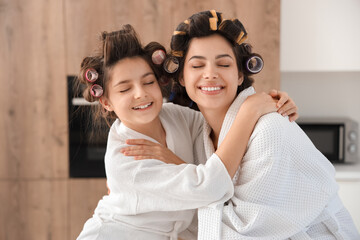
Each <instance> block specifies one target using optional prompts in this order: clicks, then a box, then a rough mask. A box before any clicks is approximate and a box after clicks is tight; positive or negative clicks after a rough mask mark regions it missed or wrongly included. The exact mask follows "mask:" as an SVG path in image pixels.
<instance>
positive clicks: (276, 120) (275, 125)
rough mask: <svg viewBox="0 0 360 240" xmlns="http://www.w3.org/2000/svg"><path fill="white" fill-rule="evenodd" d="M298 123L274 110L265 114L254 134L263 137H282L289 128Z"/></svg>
mask: <svg viewBox="0 0 360 240" xmlns="http://www.w3.org/2000/svg"><path fill="white" fill-rule="evenodd" d="M294 125H296V123H294V122H290V121H289V118H288V117H283V116H282V115H281V114H279V113H276V112H273V113H268V114H265V115H263V116H262V117H261V118H260V119H259V121H258V122H257V124H256V126H255V129H254V132H253V133H254V134H253V135H260V136H262V137H266V136H268V137H274V136H277V137H281V136H282V135H283V134H284V133H286V131H287V129H288V128H293V127H294Z"/></svg>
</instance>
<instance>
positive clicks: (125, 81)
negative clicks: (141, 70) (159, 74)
mask: <svg viewBox="0 0 360 240" xmlns="http://www.w3.org/2000/svg"><path fill="white" fill-rule="evenodd" d="M149 75H154V73H153V72H147V73H145V74H144V75H142V76H141V78H145V77H147V76H149ZM130 81H131V80H130V79H125V80H122V81H119V82H117V83H116V84H115V85H114V86H113V87H116V86H119V85H121V84H126V83H129V82H130Z"/></svg>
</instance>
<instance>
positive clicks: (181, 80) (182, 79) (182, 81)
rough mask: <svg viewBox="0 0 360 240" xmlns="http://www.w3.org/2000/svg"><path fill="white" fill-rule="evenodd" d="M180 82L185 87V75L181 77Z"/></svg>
mask: <svg viewBox="0 0 360 240" xmlns="http://www.w3.org/2000/svg"><path fill="white" fill-rule="evenodd" d="M179 83H180V85H181V86H183V87H185V81H184V78H183V77H181V78H180V79H179Z"/></svg>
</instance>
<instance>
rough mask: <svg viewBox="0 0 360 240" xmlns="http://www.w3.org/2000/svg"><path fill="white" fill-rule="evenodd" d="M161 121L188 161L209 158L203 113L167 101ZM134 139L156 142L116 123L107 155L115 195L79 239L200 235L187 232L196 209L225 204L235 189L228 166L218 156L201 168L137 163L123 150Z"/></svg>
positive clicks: (170, 140) (169, 143)
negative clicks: (121, 151) (207, 155)
mask: <svg viewBox="0 0 360 240" xmlns="http://www.w3.org/2000/svg"><path fill="white" fill-rule="evenodd" d="M160 120H161V122H162V124H163V127H164V129H165V131H166V143H167V147H168V148H169V149H170V150H172V151H173V152H174V153H175V154H176V155H178V156H179V157H180V158H181V159H183V160H184V161H187V162H188V163H197V162H198V160H197V159H199V158H201V159H204V158H205V153H204V148H203V144H204V143H203V134H202V130H203V123H204V120H203V117H202V115H201V114H200V113H199V112H195V111H193V110H190V109H189V108H186V107H181V106H178V105H174V104H171V103H168V104H164V105H163V109H162V111H161V113H160ZM134 138H144V139H148V140H151V141H153V142H156V141H155V140H154V139H152V138H150V137H148V136H145V135H143V134H141V133H138V132H136V131H134V130H132V129H129V128H128V127H126V126H125V125H124V124H122V123H120V121H119V120H117V121H115V122H114V124H113V125H112V127H111V129H110V132H109V137H108V143H107V150H106V155H105V168H106V175H107V183H108V186H109V188H110V195H109V196H104V197H103V199H102V200H100V202H99V203H98V206H97V208H96V210H95V214H94V216H93V217H92V218H91V219H89V220H88V221H87V222H86V224H85V226H84V229H83V231H82V232H81V234H80V236H79V237H78V240H85V239H86V240H90V239H93V240H94V239H97V240H102V239H103V240H112V239H122V240H126V239H131V240H135V239H151V240H160V239H161V240H162V239H177V237H178V233H181V232H182V234H181V235H180V237H182V238H183V239H196V231H194V232H191V231H188V230H187V231H185V230H186V229H187V228H188V227H189V225H190V223H191V221H192V219H193V216H194V214H195V211H196V210H195V209H197V208H198V207H201V206H206V205H211V204H218V203H224V202H225V201H227V200H229V199H230V197H231V196H232V195H233V193H234V187H233V183H232V180H231V178H230V176H229V174H228V172H227V170H226V168H225V166H224V165H223V163H222V162H221V160H220V159H219V158H218V156H217V155H216V154H212V155H211V156H210V157H209V159H208V161H207V162H206V164H203V165H199V166H196V165H194V164H181V165H174V164H165V163H163V162H161V161H159V160H154V159H149V160H141V161H136V160H134V159H133V158H132V157H125V156H124V155H123V154H121V153H120V149H121V148H123V147H125V146H127V145H125V140H126V139H134ZM195 149H197V151H196V152H195ZM104 187H105V186H104ZM89 191H91V189H89ZM192 233H195V235H194V234H192Z"/></svg>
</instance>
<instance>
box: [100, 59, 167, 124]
mask: <svg viewBox="0 0 360 240" xmlns="http://www.w3.org/2000/svg"><path fill="white" fill-rule="evenodd" d="M106 87H107V88H106V89H107V91H108V95H107V97H103V98H102V99H101V103H102V105H103V106H104V108H105V109H107V110H108V111H114V112H115V113H116V115H117V117H118V118H119V119H120V120H121V122H123V123H124V124H125V125H126V126H127V127H129V128H132V129H134V130H137V129H141V128H142V127H144V126H145V125H146V124H151V123H152V122H153V121H155V120H158V115H159V113H160V110H161V108H162V102H163V99H162V94H161V90H160V87H159V85H158V82H157V80H156V77H155V75H154V73H153V71H152V69H151V68H150V66H149V65H148V64H147V62H146V61H145V60H144V59H142V58H141V57H135V58H125V59H123V60H121V61H119V62H118V63H117V64H116V65H115V66H114V67H113V69H112V70H111V76H110V81H109V83H108V86H106Z"/></svg>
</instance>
